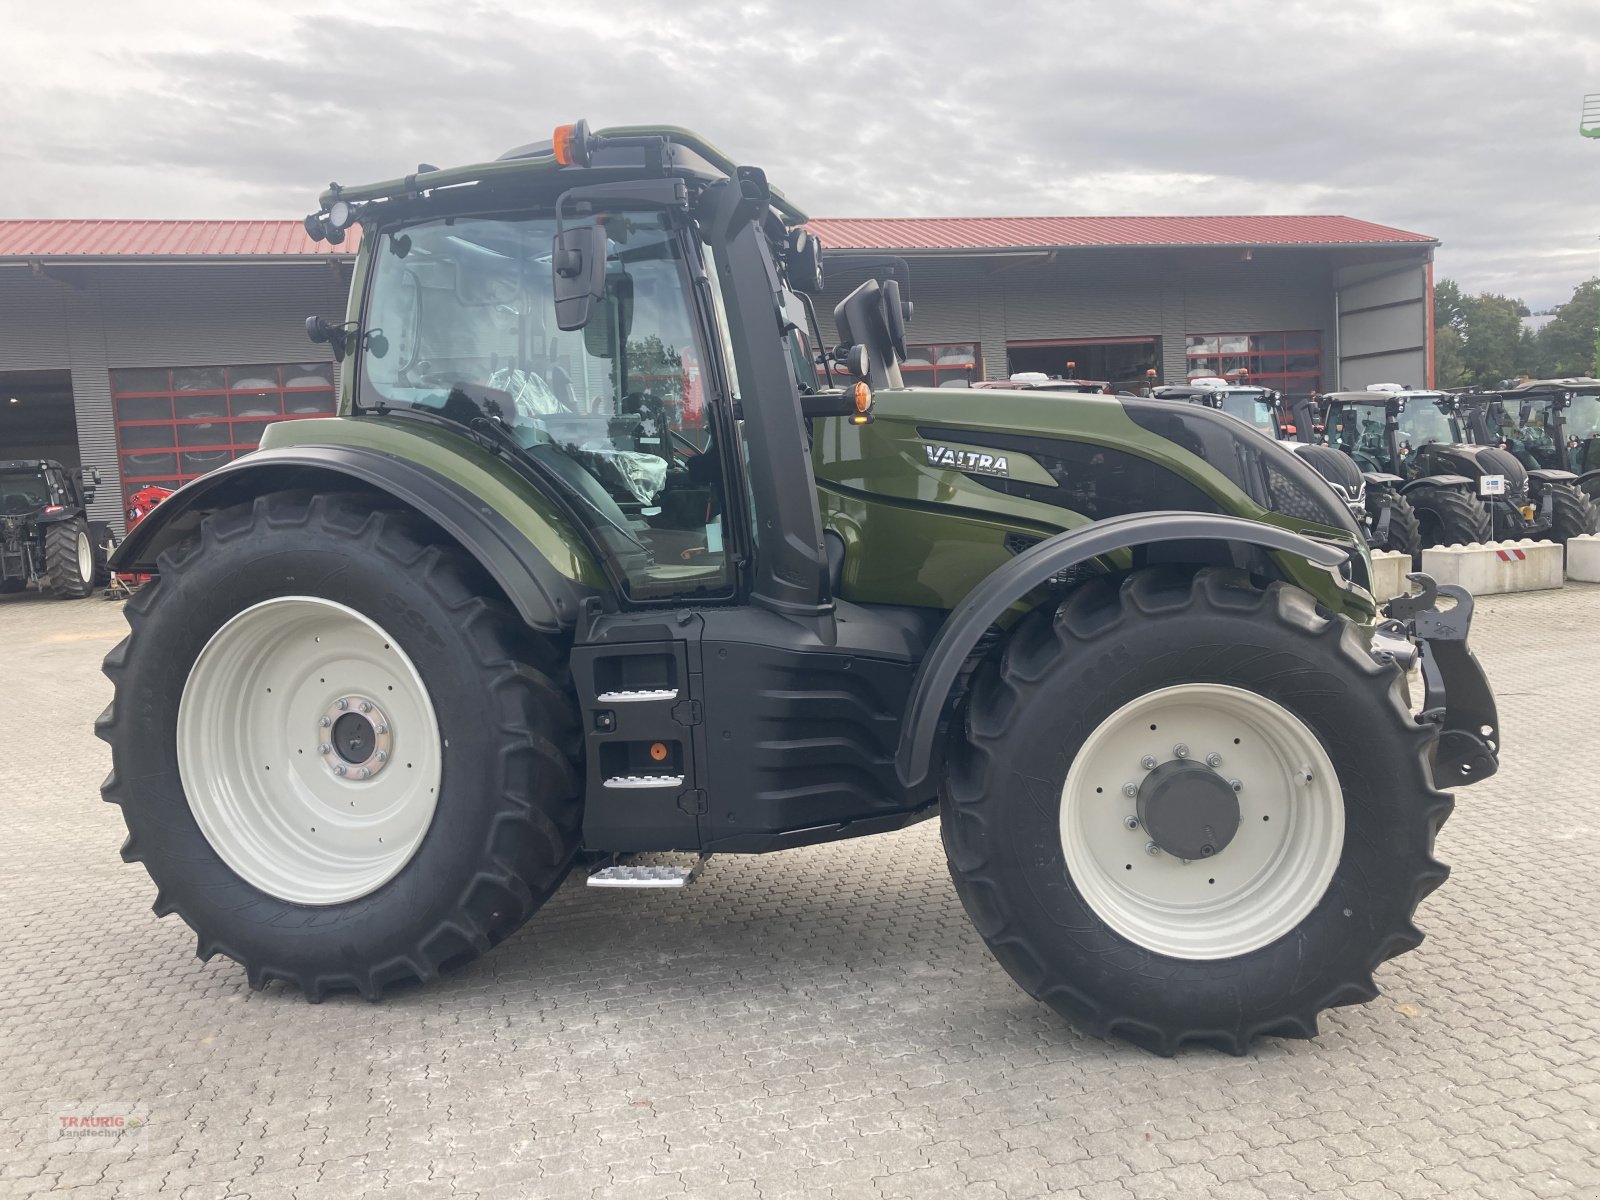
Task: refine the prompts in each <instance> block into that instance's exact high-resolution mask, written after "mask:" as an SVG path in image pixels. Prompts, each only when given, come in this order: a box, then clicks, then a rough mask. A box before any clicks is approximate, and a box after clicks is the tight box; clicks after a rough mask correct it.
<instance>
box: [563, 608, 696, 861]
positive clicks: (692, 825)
mask: <svg viewBox="0 0 1600 1200" xmlns="http://www.w3.org/2000/svg"><path fill="white" fill-rule="evenodd" d="M700 625H701V622H700V618H699V617H698V616H695V617H690V618H689V619H688V620H686V621H683V622H677V621H674V622H672V623H670V624H668V623H663V622H662V621H661V619H660V617H656V618H654V620H653V621H652V622H651V623H649V624H632V623H630V624H629V625H626V626H620V627H616V628H613V629H611V630H609V631H608V632H609V633H610V634H611V635H612V636H611V637H608V638H606V639H605V640H603V641H600V642H593V643H589V644H585V645H581V646H576V647H574V648H573V651H572V679H573V682H574V684H575V685H576V687H577V692H578V705H579V713H580V716H579V719H580V721H581V723H582V728H583V737H584V765H585V775H586V778H585V787H584V796H585V802H584V813H583V844H584V845H585V846H586V847H588V848H589V849H599V850H693V849H697V848H698V847H699V846H700V844H701V842H702V841H703V840H704V836H703V832H702V828H701V822H702V816H701V814H702V813H704V812H705V809H706V793H705V790H704V783H703V779H702V775H703V772H702V771H701V770H700V769H699V766H700V764H701V763H702V762H703V760H704V756H705V747H704V744H703V741H704V737H703V735H704V727H703V725H702V721H701V716H702V709H701V702H700V699H699V695H700V692H701V683H700V640H699V638H700Z"/></svg>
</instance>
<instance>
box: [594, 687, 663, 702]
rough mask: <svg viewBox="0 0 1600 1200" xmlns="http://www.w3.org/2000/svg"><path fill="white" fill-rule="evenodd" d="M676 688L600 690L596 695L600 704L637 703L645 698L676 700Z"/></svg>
mask: <svg viewBox="0 0 1600 1200" xmlns="http://www.w3.org/2000/svg"><path fill="white" fill-rule="evenodd" d="M677 698H678V689H677V688H644V689H642V690H640V691H637V692H601V693H600V695H599V696H597V697H596V699H597V700H599V701H600V702H601V703H602V704H637V703H639V702H640V701H645V700H676V699H677Z"/></svg>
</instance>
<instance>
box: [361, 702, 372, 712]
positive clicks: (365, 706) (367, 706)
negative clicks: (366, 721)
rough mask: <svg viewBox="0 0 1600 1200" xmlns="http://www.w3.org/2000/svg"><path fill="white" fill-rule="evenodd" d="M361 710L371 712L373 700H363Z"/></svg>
mask: <svg viewBox="0 0 1600 1200" xmlns="http://www.w3.org/2000/svg"><path fill="white" fill-rule="evenodd" d="M361 711H362V712H364V713H369V712H371V711H372V702H371V701H370V700H363V701H362V702H361Z"/></svg>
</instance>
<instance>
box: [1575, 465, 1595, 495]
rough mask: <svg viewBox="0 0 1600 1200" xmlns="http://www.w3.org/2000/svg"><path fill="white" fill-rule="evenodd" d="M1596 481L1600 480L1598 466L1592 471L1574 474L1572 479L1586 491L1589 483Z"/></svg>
mask: <svg viewBox="0 0 1600 1200" xmlns="http://www.w3.org/2000/svg"><path fill="white" fill-rule="evenodd" d="M1596 481H1600V467H1596V468H1595V469H1594V470H1592V471H1585V472H1584V473H1583V474H1581V475H1577V476H1574V477H1573V480H1572V482H1573V483H1575V484H1577V485H1578V487H1580V488H1581V489H1583V490H1584V491H1588V490H1589V485H1590V484H1591V483H1595V482H1596Z"/></svg>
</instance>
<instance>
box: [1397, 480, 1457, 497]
mask: <svg viewBox="0 0 1600 1200" xmlns="http://www.w3.org/2000/svg"><path fill="white" fill-rule="evenodd" d="M1471 487H1472V480H1470V479H1468V478H1467V477H1466V476H1465V475H1424V476H1423V477H1422V478H1421V479H1413V480H1412V481H1411V482H1410V483H1408V484H1406V485H1405V487H1403V488H1401V489H1400V493H1401V495H1405V494H1406V493H1407V492H1420V491H1422V489H1424V488H1471Z"/></svg>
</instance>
